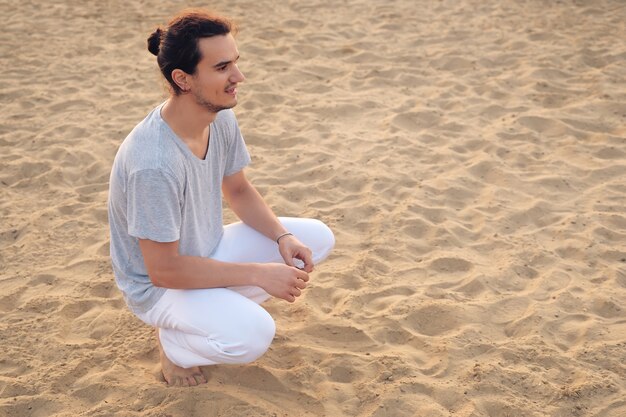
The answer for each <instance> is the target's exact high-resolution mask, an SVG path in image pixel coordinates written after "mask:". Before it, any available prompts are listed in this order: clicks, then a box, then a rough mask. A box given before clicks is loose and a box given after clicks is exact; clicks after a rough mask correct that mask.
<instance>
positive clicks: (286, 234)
mask: <svg viewBox="0 0 626 417" xmlns="http://www.w3.org/2000/svg"><path fill="white" fill-rule="evenodd" d="M285 236H293V233H289V232H287V233H283V234H282V235H280V236H278V237H277V238H276V243H277V244H279V245H280V239H281V238H283V237H285Z"/></svg>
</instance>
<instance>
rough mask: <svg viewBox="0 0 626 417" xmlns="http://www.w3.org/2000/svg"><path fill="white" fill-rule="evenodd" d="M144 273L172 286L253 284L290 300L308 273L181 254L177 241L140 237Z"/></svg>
mask: <svg viewBox="0 0 626 417" xmlns="http://www.w3.org/2000/svg"><path fill="white" fill-rule="evenodd" d="M139 247H140V248H141V253H142V255H143V258H144V263H145V265H146V269H147V270H148V276H149V277H150V280H151V281H152V283H153V284H154V285H155V286H157V287H164V288H174V289H196V288H221V287H230V286H238V285H256V286H259V287H261V288H263V289H264V290H265V291H267V293H269V294H271V295H272V296H274V297H278V298H282V299H284V300H286V301H289V302H294V301H295V299H296V297H298V296H299V295H300V293H301V291H300V290H301V289H303V288H305V287H306V281H308V280H309V276H308V274H307V273H306V272H304V271H300V270H299V269H297V268H294V267H290V266H288V265H284V264H279V263H267V264H257V263H229V262H221V261H216V260H214V259H208V258H202V257H197V256H181V255H179V253H178V242H170V243H161V242H154V241H152V240H147V239H140V240H139Z"/></svg>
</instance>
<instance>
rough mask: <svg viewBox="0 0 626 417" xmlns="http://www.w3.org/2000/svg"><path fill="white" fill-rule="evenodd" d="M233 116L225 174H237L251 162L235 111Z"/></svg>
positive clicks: (230, 125)
mask: <svg viewBox="0 0 626 417" xmlns="http://www.w3.org/2000/svg"><path fill="white" fill-rule="evenodd" d="M231 116H232V118H231V120H230V123H229V129H228V132H229V136H230V137H229V138H228V155H227V156H226V168H225V169H224V175H225V176H229V175H233V174H236V173H237V172H239V171H241V170H242V169H244V168H245V167H246V166H247V165H248V164H249V163H250V153H249V152H248V149H247V148H246V143H245V141H244V140H243V136H242V135H241V131H240V130H239V124H238V123H237V119H236V118H235V115H234V113H231Z"/></svg>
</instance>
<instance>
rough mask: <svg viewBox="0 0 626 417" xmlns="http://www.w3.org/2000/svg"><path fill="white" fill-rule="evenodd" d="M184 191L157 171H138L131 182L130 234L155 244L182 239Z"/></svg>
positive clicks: (128, 215) (163, 173)
mask: <svg viewBox="0 0 626 417" xmlns="http://www.w3.org/2000/svg"><path fill="white" fill-rule="evenodd" d="M182 200H183V199H182V191H181V190H180V188H179V186H178V184H177V182H176V179H175V178H174V177H173V176H172V175H169V174H167V173H166V172H163V171H161V170H157V169H145V170H141V171H137V172H135V173H133V174H131V175H130V177H129V178H128V187H127V200H126V201H127V211H126V213H127V217H128V234H129V235H131V236H134V237H136V238H139V239H149V240H153V241H155V242H175V241H177V240H179V239H180V227H181V204H182V203H181V202H182Z"/></svg>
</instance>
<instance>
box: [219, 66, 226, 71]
mask: <svg viewBox="0 0 626 417" xmlns="http://www.w3.org/2000/svg"><path fill="white" fill-rule="evenodd" d="M226 68H228V65H222V66H221V67H217V70H218V71H226Z"/></svg>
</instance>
